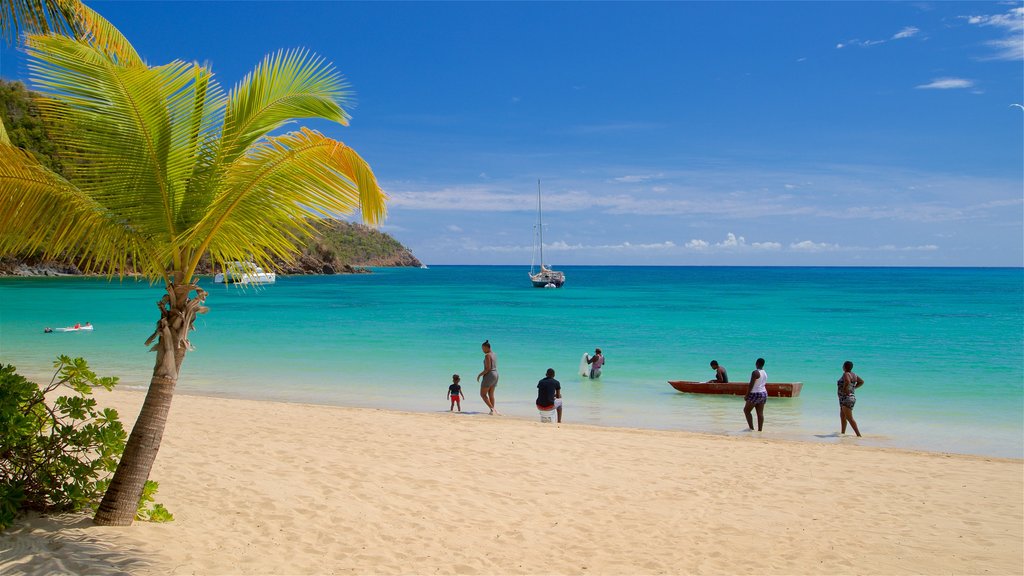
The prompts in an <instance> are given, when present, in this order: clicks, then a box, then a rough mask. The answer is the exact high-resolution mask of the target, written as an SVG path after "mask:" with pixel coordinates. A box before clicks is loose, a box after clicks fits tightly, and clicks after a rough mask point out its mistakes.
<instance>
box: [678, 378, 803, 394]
mask: <svg viewBox="0 0 1024 576" xmlns="http://www.w3.org/2000/svg"><path fill="white" fill-rule="evenodd" d="M668 383H669V384H671V385H672V387H673V388H675V389H676V390H679V391H680V392H689V393H691V394H731V395H733V396H745V395H746V394H747V389H748V388H750V384H748V383H746V382H692V381H689V380H669V381H668ZM803 387H804V384H803V382H769V383H768V384H766V385H765V388H766V389H767V390H768V395H769V396H774V397H776V398H796V397H797V396H799V395H800V390H802V389H803Z"/></svg>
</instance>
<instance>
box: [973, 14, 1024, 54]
mask: <svg viewBox="0 0 1024 576" xmlns="http://www.w3.org/2000/svg"><path fill="white" fill-rule="evenodd" d="M961 18H963V19H965V20H967V23H968V24H973V25H975V26H983V27H988V26H991V27H994V28H996V29H998V30H999V31H1000V32H1002V33H1003V34H1006V36H1004V37H1003V38H998V39H996V40H989V41H988V42H986V44H988V45H989V46H991V47H992V48H994V49H995V54H993V55H992V56H991V59H992V60H1024V7H1021V6H1018V7H1015V8H1011V9H1010V10H1009V11H1007V12H1005V13H1003V14H991V15H977V16H961Z"/></svg>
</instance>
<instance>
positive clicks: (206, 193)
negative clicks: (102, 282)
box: [0, 35, 386, 525]
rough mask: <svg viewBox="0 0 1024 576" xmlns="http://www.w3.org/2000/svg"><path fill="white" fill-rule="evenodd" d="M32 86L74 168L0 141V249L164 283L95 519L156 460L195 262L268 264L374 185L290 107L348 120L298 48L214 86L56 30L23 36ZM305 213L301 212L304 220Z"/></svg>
mask: <svg viewBox="0 0 1024 576" xmlns="http://www.w3.org/2000/svg"><path fill="white" fill-rule="evenodd" d="M26 45H27V52H28V56H29V58H30V60H31V68H32V70H33V79H32V80H33V85H34V86H35V87H36V88H37V89H38V90H39V91H40V92H41V97H40V98H38V99H37V100H36V102H37V104H38V106H39V110H40V114H41V116H42V118H43V120H44V121H45V122H46V123H47V125H50V124H51V123H53V124H56V123H59V122H67V123H68V124H70V125H72V126H74V127H75V130H74V132H73V133H71V134H70V135H69V134H68V133H65V132H63V131H60V132H58V131H54V132H53V136H54V138H55V140H56V141H57V142H56V143H57V144H58V145H59V146H61V147H63V148H66V149H67V150H68V154H69V155H70V161H71V162H74V164H75V169H74V170H73V171H72V173H71V174H70V175H69V176H68V177H67V178H65V177H62V176H60V175H58V174H56V173H54V172H52V171H50V170H48V169H46V168H45V167H43V166H42V165H40V163H39V162H38V161H36V159H35V158H34V157H33V156H32V155H31V154H29V153H27V152H25V151H24V150H21V149H19V148H16V147H14V146H11V145H7V144H0V256H2V255H7V254H17V253H25V252H31V251H36V250H39V251H42V252H44V253H45V254H47V255H57V254H61V253H68V254H77V255H79V257H80V258H81V261H80V263H79V266H80V267H82V268H83V269H84V270H86V271H90V270H91V271H97V272H101V273H105V274H107V275H108V276H111V277H113V276H115V275H119V274H123V273H124V272H125V269H126V266H127V265H128V264H129V263H131V265H132V267H133V269H134V270H135V271H137V272H139V273H141V274H143V275H145V276H146V277H147V278H149V279H150V280H152V281H155V282H159V283H161V284H162V285H163V287H164V289H165V291H166V294H165V295H164V296H163V298H162V299H161V300H160V302H159V303H158V308H159V318H158V321H157V325H156V330H155V331H154V333H153V335H152V336H151V337H150V339H149V340H148V341H147V342H146V344H147V345H149V344H153V347H152V349H151V350H152V351H154V352H155V353H156V361H155V366H154V369H153V376H152V379H151V380H150V385H149V391H148V393H147V395H146V400H145V402H144V404H143V407H142V410H141V412H140V414H139V417H138V420H137V421H136V423H135V426H134V428H133V430H132V433H131V436H130V437H129V440H128V444H127V446H126V448H125V451H124V455H123V457H122V459H121V462H120V464H119V466H118V468H117V471H116V473H115V474H114V477H113V479H112V481H111V484H110V488H109V489H108V491H107V493H106V495H105V497H104V499H103V502H102V503H101V505H100V508H99V510H98V512H97V514H96V522H97V523H99V524H107V525H127V524H130V523H131V521H132V518H133V516H134V514H135V510H136V506H137V504H138V500H139V496H140V494H141V492H142V488H143V485H144V484H145V481H146V480H147V479H148V477H149V472H150V470H151V468H152V465H153V462H154V460H155V459H156V454H157V450H158V449H159V447H160V442H161V438H162V436H163V431H164V426H165V423H166V419H167V415H168V412H169V410H170V404H171V397H172V395H173V393H174V388H175V385H176V384H177V380H178V374H179V372H180V370H181V365H182V362H183V361H184V359H185V355H186V353H187V352H188V351H189V350H191V344H190V343H189V338H188V337H189V332H190V331H191V330H192V329H193V322H194V320H195V318H196V315H197V314H202V313H204V312H206V310H207V308H206V306H205V299H206V292H205V291H203V290H202V289H201V288H199V286H198V285H197V284H196V277H195V274H196V267H197V266H198V264H199V262H200V258H202V257H203V256H204V255H208V256H209V257H210V259H211V260H212V261H213V262H215V263H220V264H223V263H224V262H227V261H231V260H248V259H251V260H253V261H255V262H256V263H257V264H260V265H262V266H265V267H271V268H272V267H273V259H274V258H275V257H288V256H290V255H292V254H294V251H295V249H296V248H295V242H294V241H295V240H296V239H300V238H304V237H307V236H309V235H310V234H311V232H312V231H313V222H315V219H317V218H329V217H332V216H334V215H336V214H339V213H342V214H348V213H353V212H355V211H356V210H359V211H360V213H361V216H362V219H363V221H365V222H367V223H369V224H375V223H377V222H379V221H380V220H381V219H382V218H383V217H384V214H385V198H386V197H385V195H384V193H383V192H382V191H381V190H380V188H379V187H378V185H377V182H376V178H375V177H374V175H373V173H372V171H371V170H370V168H369V166H368V165H367V164H366V162H365V161H364V160H363V159H362V158H361V157H360V156H359V155H358V154H357V153H356V152H355V151H354V150H352V149H351V148H349V147H347V146H345V145H344V144H343V143H341V142H338V141H335V140H332V139H331V138H328V137H326V136H324V135H322V134H320V133H318V132H316V131H313V130H309V129H305V128H301V129H299V130H298V131H295V132H289V133H286V134H280V135H273V134H274V133H275V132H276V131H278V130H279V129H280V128H281V127H282V126H283V125H284V124H285V123H286V122H290V121H292V120H293V119H296V118H320V119H324V120H328V121H334V122H337V123H339V124H343V125H344V124H347V119H348V115H347V113H346V112H345V110H344V108H343V106H345V105H346V91H345V88H346V85H345V83H344V81H343V80H342V78H341V76H340V75H339V74H338V73H337V72H336V71H335V70H334V68H333V67H332V66H331V65H330V64H328V63H326V62H325V61H324V60H323V59H321V58H319V57H316V56H314V55H312V54H310V53H308V52H305V51H298V50H296V51H289V52H279V53H277V54H275V55H271V56H268V57H266V58H265V59H264V60H263V62H261V63H260V64H259V65H257V66H256V68H255V69H254V70H253V71H252V72H251V73H250V74H249V75H248V76H246V77H245V79H244V80H242V81H241V82H239V83H238V84H237V85H236V86H235V87H234V88H233V89H232V90H231V91H230V92H228V93H225V92H223V90H222V89H221V88H220V86H219V85H218V84H217V82H216V81H215V80H214V78H213V73H212V72H211V71H210V70H209V69H207V68H206V67H203V66H200V65H198V64H195V63H185V62H180V61H174V62H171V63H169V64H165V65H162V66H152V67H150V66H146V65H145V64H142V63H141V62H136V61H132V60H124V59H119V58H117V57H116V56H113V55H111V54H110V53H109V52H108V51H106V50H104V49H103V48H97V47H95V46H92V45H91V44H89V43H88V42H82V41H77V40H74V39H70V38H67V37H62V36H52V35H50V36H42V35H34V36H29V37H28V39H27V42H26ZM311 217H312V219H311Z"/></svg>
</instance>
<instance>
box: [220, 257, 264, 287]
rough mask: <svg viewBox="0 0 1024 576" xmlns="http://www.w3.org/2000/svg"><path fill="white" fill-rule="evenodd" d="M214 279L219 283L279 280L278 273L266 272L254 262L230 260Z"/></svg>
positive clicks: (260, 282) (251, 282)
mask: <svg viewBox="0 0 1024 576" xmlns="http://www.w3.org/2000/svg"><path fill="white" fill-rule="evenodd" d="M213 281H214V282H216V283H218V284H273V283H274V282H277V274H274V273H273V272H265V271H264V270H263V268H260V267H259V266H257V265H256V264H254V263H252V262H228V263H227V264H225V265H224V271H223V272H221V273H219V274H217V275H216V276H214V277H213Z"/></svg>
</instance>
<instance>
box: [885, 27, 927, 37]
mask: <svg viewBox="0 0 1024 576" xmlns="http://www.w3.org/2000/svg"><path fill="white" fill-rule="evenodd" d="M920 31H921V30H920V29H918V28H917V27H916V26H907V27H905V28H903V30H900V31H899V32H897V33H895V34H893V35H892V38H891V39H892V40H901V39H903V38H910V37H912V36H917V33H918V32H920Z"/></svg>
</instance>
